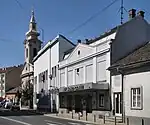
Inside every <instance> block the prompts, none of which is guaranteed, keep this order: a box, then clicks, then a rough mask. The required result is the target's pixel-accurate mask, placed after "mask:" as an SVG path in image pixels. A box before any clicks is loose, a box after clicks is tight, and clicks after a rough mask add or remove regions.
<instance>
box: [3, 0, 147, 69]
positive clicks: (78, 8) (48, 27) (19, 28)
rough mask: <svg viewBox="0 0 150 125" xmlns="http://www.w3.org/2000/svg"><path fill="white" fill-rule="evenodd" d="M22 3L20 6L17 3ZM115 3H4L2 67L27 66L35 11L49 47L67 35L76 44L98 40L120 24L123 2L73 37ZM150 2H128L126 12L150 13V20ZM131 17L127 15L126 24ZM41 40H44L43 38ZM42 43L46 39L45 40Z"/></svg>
mask: <svg viewBox="0 0 150 125" xmlns="http://www.w3.org/2000/svg"><path fill="white" fill-rule="evenodd" d="M17 1H19V4H18V3H17ZM112 1H113V0H1V4H0V42H1V46H0V57H1V61H0V67H3V66H12V65H18V64H21V63H24V45H23V41H24V39H25V33H26V32H27V31H28V25H29V20H30V14H31V9H32V8H34V10H35V16H36V21H37V25H38V28H39V31H40V28H42V29H44V41H45V43H46V42H47V41H48V40H50V39H53V38H54V37H56V35H57V34H63V35H64V36H65V37H67V38H68V39H70V40H72V41H73V42H74V43H76V41H77V39H81V40H84V39H85V38H95V37H98V36H99V35H100V34H102V33H103V32H106V31H108V30H109V29H111V28H113V27H114V26H116V25H118V24H120V13H119V12H118V10H119V8H120V0H118V2H116V3H115V4H114V5H112V6H111V7H109V8H108V9H107V10H106V11H104V12H103V13H100V14H99V15H98V16H97V17H95V18H94V19H93V20H91V21H90V22H88V23H87V24H86V25H84V26H83V27H80V28H79V29H78V30H76V31H75V32H72V33H70V34H69V32H70V31H72V30H73V29H74V28H76V27H77V26H78V25H80V24H82V23H83V22H85V21H86V20H87V19H88V18H89V17H91V16H92V15H93V14H95V13H97V12H98V11H100V10H101V9H103V8H104V7H105V6H107V5H108V4H110V3H111V2H112ZM149 5H150V1H149V0H124V6H125V8H126V10H129V9H131V8H135V9H137V10H141V9H142V10H144V11H146V14H145V18H146V19H147V20H150V9H149ZM127 20H128V13H127V12H125V11H124V21H127ZM40 38H41V37H40ZM41 39H42V38H41Z"/></svg>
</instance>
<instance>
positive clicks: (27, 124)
mask: <svg viewBox="0 0 150 125" xmlns="http://www.w3.org/2000/svg"><path fill="white" fill-rule="evenodd" d="M0 118H2V119H6V120H9V121H13V122H16V123H20V124H23V125H32V124H29V123H26V122H22V121H18V120H15V119H11V118H7V117H0Z"/></svg>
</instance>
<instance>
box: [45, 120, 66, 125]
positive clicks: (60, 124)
mask: <svg viewBox="0 0 150 125" xmlns="http://www.w3.org/2000/svg"><path fill="white" fill-rule="evenodd" d="M44 121H46V122H50V123H54V124H57V125H66V124H63V123H60V122H55V121H50V120H44Z"/></svg>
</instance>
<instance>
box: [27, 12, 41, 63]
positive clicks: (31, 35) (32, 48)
mask: <svg viewBox="0 0 150 125" xmlns="http://www.w3.org/2000/svg"><path fill="white" fill-rule="evenodd" d="M39 35H40V34H39V32H38V31H37V26H36V21H35V16H34V11H33V10H32V14H31V19H30V23H29V31H28V32H27V33H26V39H25V41H24V45H25V62H26V63H32V60H33V58H34V57H35V56H36V55H37V52H38V51H39V50H40V49H41V43H42V42H41V41H40V40H39V39H38V36H39Z"/></svg>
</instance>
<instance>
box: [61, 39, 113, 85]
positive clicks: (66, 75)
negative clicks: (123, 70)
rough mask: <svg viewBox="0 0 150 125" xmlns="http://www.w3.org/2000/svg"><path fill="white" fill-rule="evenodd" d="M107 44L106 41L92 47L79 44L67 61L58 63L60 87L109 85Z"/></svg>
mask: <svg viewBox="0 0 150 125" xmlns="http://www.w3.org/2000/svg"><path fill="white" fill-rule="evenodd" d="M109 42H110V41H108V40H107V41H105V42H103V43H101V44H96V45H95V46H93V47H90V46H89V47H88V46H85V45H81V44H79V45H78V46H77V47H76V48H75V49H74V51H73V52H72V53H71V54H70V56H69V57H68V58H67V59H65V60H63V61H61V62H60V65H59V67H60V84H61V85H60V86H61V87H63V86H70V85H76V84H84V83H90V82H93V83H97V82H108V83H109V82H110V72H109V71H107V70H106V69H107V68H108V67H109V66H110V52H109V47H110V46H109V44H108V43H109ZM104 45H105V46H104ZM101 46H102V47H101ZM103 47H105V48H103ZM100 48H101V49H100ZM106 50H108V51H106ZM79 51H80V54H78V52H79ZM94 54H97V55H96V56H95V55H94ZM88 57H89V58H88Z"/></svg>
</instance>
